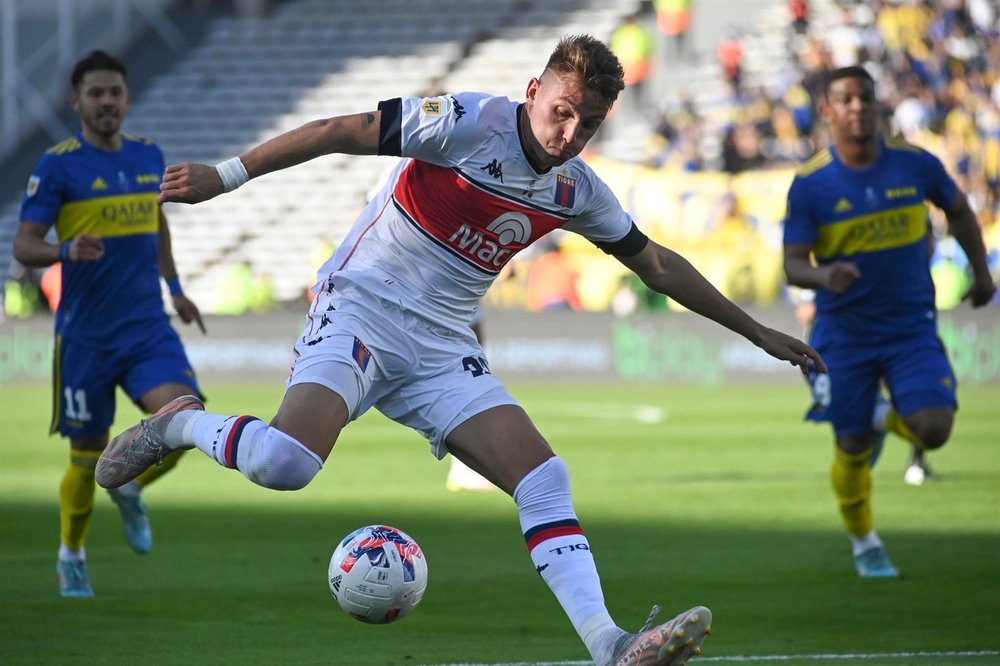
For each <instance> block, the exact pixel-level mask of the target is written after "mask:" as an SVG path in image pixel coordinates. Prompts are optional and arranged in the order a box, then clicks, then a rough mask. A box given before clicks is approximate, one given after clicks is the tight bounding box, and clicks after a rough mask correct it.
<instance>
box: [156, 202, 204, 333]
mask: <svg viewBox="0 0 1000 666" xmlns="http://www.w3.org/2000/svg"><path fill="white" fill-rule="evenodd" d="M158 252H159V255H158V256H157V259H158V260H159V263H160V275H162V276H163V279H164V280H166V282H167V286H168V287H169V288H170V297H171V298H172V299H173V302H174V309H175V310H177V314H178V316H179V317H180V318H181V321H182V322H184V323H185V324H190V323H191V322H195V323H196V324H198V328H199V329H201V332H202V333H203V334H205V335H207V334H208V331H207V330H206V329H205V322H204V321H202V318H201V311H200V310H199V309H198V306H197V305H195V304H194V301H192V300H191V299H190V298H188V297H187V296H185V295H184V291H183V290H182V289H181V281H180V278H178V277H177V265H176V264H175V263H174V249H173V243H172V242H171V240H170V225H169V224H167V216H166V215H164V214H163V211H162V210H160V242H159V244H158Z"/></svg>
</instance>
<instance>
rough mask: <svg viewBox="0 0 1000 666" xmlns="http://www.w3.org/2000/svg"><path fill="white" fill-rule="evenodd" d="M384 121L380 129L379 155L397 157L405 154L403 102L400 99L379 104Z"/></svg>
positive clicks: (396, 98)
mask: <svg viewBox="0 0 1000 666" xmlns="http://www.w3.org/2000/svg"><path fill="white" fill-rule="evenodd" d="M378 110H379V111H381V112H382V121H381V122H380V123H379V127H378V154H379V155H395V156H396V157H399V156H400V155H401V154H402V152H403V144H402V141H403V100H401V99H400V98H398V97H394V98H392V99H387V100H383V101H381V102H379V103H378Z"/></svg>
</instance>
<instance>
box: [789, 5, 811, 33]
mask: <svg viewBox="0 0 1000 666" xmlns="http://www.w3.org/2000/svg"><path fill="white" fill-rule="evenodd" d="M788 13H789V14H791V17H792V30H794V31H795V34H797V35H804V34H806V33H807V32H809V0H788Z"/></svg>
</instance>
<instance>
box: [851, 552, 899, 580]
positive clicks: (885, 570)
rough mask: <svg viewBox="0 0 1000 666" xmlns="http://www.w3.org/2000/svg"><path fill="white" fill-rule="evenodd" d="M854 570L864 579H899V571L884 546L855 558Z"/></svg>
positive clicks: (859, 554)
mask: <svg viewBox="0 0 1000 666" xmlns="http://www.w3.org/2000/svg"><path fill="white" fill-rule="evenodd" d="M854 568H855V569H856V570H857V572H858V575H859V576H861V577H862V578H897V577H898V576H899V571H897V570H896V567H895V566H893V564H892V561H891V560H889V556H888V555H887V554H886V552H885V548H883V547H882V546H875V547H874V548H869V549H868V550H866V551H864V552H862V553H858V554H857V555H855V556H854Z"/></svg>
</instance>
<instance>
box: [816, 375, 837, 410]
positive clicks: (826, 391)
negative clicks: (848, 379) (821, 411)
mask: <svg viewBox="0 0 1000 666" xmlns="http://www.w3.org/2000/svg"><path fill="white" fill-rule="evenodd" d="M812 394H813V401H814V402H815V403H816V404H817V405H819V406H821V407H824V408H825V407H829V406H830V403H831V402H832V401H833V389H832V387H831V386H830V375H826V374H822V373H818V374H817V375H816V376H815V377H814V378H813V380H812Z"/></svg>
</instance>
